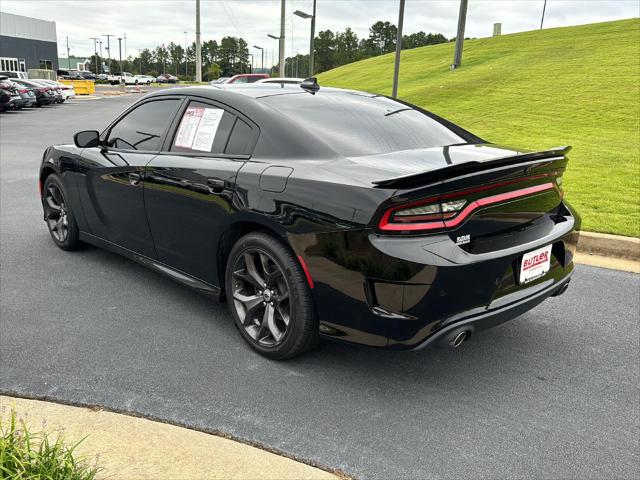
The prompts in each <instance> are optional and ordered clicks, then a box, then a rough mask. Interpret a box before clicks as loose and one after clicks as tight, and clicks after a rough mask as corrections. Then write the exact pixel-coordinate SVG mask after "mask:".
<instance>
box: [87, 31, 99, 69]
mask: <svg viewBox="0 0 640 480" xmlns="http://www.w3.org/2000/svg"><path fill="white" fill-rule="evenodd" d="M89 40H93V52H94V55H95V57H96V75H98V73H99V72H98V45H97V42H98V37H90V38H89Z"/></svg>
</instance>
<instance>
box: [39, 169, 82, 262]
mask: <svg viewBox="0 0 640 480" xmlns="http://www.w3.org/2000/svg"><path fill="white" fill-rule="evenodd" d="M42 195H43V205H44V218H45V220H46V222H47V227H48V228H49V233H50V234H51V238H52V239H53V241H54V243H55V244H56V245H57V246H58V247H59V248H61V249H63V250H77V249H78V248H79V247H80V246H81V242H80V238H79V236H80V231H79V229H78V224H77V223H76V219H75V217H74V216H73V211H72V210H71V208H70V206H69V204H68V202H67V195H66V192H65V189H64V187H63V186H62V181H61V180H60V177H58V175H56V174H54V173H52V174H51V175H49V176H48V177H47V180H46V181H45V182H44V188H43V192H42Z"/></svg>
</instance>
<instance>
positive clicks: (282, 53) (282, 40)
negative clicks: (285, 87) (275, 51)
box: [267, 33, 284, 77]
mask: <svg viewBox="0 0 640 480" xmlns="http://www.w3.org/2000/svg"><path fill="white" fill-rule="evenodd" d="M267 37H269V38H273V39H274V40H278V41H279V42H281V43H280V44H281V45H284V43H282V42H284V38H282V37H276V36H275V35H271V34H270V33H267ZM280 55H281V56H280V57H279V58H278V62H279V63H280V64H279V65H278V70H279V72H280V73H279V76H281V77H284V58H283V57H284V52H281V54H280ZM272 57H273V55H272ZM271 63H272V64H273V58H272V59H271ZM272 68H273V65H272Z"/></svg>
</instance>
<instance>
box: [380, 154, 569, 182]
mask: <svg viewBox="0 0 640 480" xmlns="http://www.w3.org/2000/svg"><path fill="white" fill-rule="evenodd" d="M569 150H571V147H570V146H563V147H553V148H550V149H549V150H542V151H539V152H529V153H522V154H518V155H509V156H507V157H497V158H495V159H492V160H486V161H484V162H476V161H473V162H464V163H459V164H457V165H449V166H447V167H444V168H440V169H438V170H432V171H428V172H422V173H414V174H411V175H405V176H403V177H396V178H390V179H388V180H377V181H375V182H372V183H373V184H374V185H375V187H376V188H411V187H416V186H420V185H424V184H425V183H429V182H436V181H439V180H445V179H447V178H453V177H457V176H460V175H465V174H467V173H473V172H481V171H483V170H490V169H492V168H498V167H503V166H507V165H517V164H518V163H526V162H530V161H535V160H544V159H547V158H555V157H562V156H564V155H566V154H567V152H568V151H569Z"/></svg>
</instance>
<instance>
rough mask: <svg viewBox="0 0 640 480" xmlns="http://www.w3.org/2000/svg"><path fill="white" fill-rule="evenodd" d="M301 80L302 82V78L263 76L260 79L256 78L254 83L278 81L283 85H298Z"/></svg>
mask: <svg viewBox="0 0 640 480" xmlns="http://www.w3.org/2000/svg"><path fill="white" fill-rule="evenodd" d="M302 82H304V78H296V77H272V78H263V79H262V80H258V81H257V82H256V83H280V84H283V85H299V84H301V83H302Z"/></svg>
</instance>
